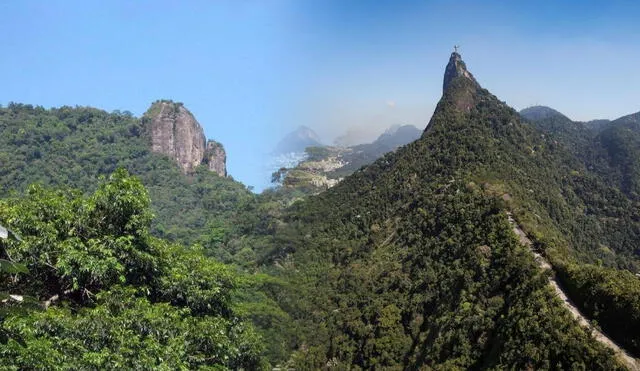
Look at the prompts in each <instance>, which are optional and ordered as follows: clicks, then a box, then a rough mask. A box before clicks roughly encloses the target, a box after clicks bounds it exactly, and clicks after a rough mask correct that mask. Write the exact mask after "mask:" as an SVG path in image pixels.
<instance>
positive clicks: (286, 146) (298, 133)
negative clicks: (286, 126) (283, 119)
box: [273, 126, 322, 155]
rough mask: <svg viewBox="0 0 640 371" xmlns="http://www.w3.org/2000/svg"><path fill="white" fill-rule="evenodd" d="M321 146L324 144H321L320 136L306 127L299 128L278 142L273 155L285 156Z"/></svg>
mask: <svg viewBox="0 0 640 371" xmlns="http://www.w3.org/2000/svg"><path fill="white" fill-rule="evenodd" d="M321 145H322V143H321V142H320V138H319V137H318V134H316V133H315V132H314V131H313V130H311V129H309V128H308V127H306V126H299V127H298V128H297V129H296V130H294V131H292V132H291V133H289V134H287V135H286V136H285V137H284V138H282V139H281V140H280V142H278V144H277V145H276V147H275V149H274V150H273V154H274V155H283V154H287V153H292V152H304V150H305V148H307V147H312V146H321Z"/></svg>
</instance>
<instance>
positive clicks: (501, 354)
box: [270, 53, 640, 369]
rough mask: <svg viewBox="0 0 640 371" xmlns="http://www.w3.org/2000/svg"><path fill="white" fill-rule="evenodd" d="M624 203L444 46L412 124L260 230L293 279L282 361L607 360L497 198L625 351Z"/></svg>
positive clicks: (393, 364)
mask: <svg viewBox="0 0 640 371" xmlns="http://www.w3.org/2000/svg"><path fill="white" fill-rule="evenodd" d="M633 206H634V205H633V204H632V203H631V201H630V200H629V199H627V198H626V197H625V196H624V195H623V193H621V192H620V191H619V190H617V188H615V187H613V186H610V185H609V184H608V183H607V182H606V181H605V180H604V179H602V178H600V177H599V176H598V174H597V173H593V172H590V171H589V170H588V169H587V168H586V167H585V166H584V163H583V162H582V161H581V160H580V159H579V158H577V157H576V156H575V155H574V154H573V153H572V152H571V151H568V150H567V148H566V147H565V146H564V145H563V144H562V143H561V142H560V141H559V140H557V139H555V138H553V137H552V136H551V135H543V133H542V132H540V131H539V129H536V128H534V127H533V126H532V125H531V124H529V123H527V122H523V121H522V119H521V117H520V115H519V114H518V113H517V112H516V111H515V110H513V109H512V108H510V107H508V106H507V105H506V104H504V103H503V102H501V101H500V100H498V99H497V98H496V97H495V96H493V95H491V94H490V93H489V92H488V91H487V90H485V89H483V88H482V87H481V86H480V85H479V84H478V83H477V82H476V80H475V78H474V77H473V75H471V73H469V72H468V70H467V69H466V66H465V64H464V62H463V61H462V60H461V58H460V56H459V55H458V54H457V53H454V54H452V56H451V59H450V61H449V64H448V66H447V69H446V73H445V79H444V91H443V97H442V99H441V100H440V102H439V103H438V105H437V108H436V111H435V113H434V115H433V117H432V119H431V121H430V123H429V125H428V127H427V130H426V131H425V133H424V134H423V136H422V138H421V139H419V140H418V141H416V142H413V143H411V144H409V145H407V146H405V147H402V148H400V149H399V150H398V151H396V152H395V153H390V154H387V155H385V156H384V157H382V158H381V159H379V160H377V161H376V162H374V163H373V164H371V165H369V166H368V167H366V168H364V169H362V170H360V171H356V172H355V173H354V174H353V175H351V176H349V177H347V178H345V179H344V180H343V181H342V182H340V183H339V184H338V185H336V186H335V187H333V188H331V189H330V190H328V191H326V192H324V193H321V194H320V195H318V196H315V197H311V198H309V199H308V200H306V201H305V202H302V203H298V204H295V205H294V207H293V208H292V209H291V210H290V212H289V214H288V216H287V218H286V222H287V225H286V226H284V227H282V228H280V230H279V231H278V233H276V236H275V239H274V243H273V245H272V250H271V255H270V258H271V261H273V262H274V263H275V266H274V268H273V269H272V270H270V271H272V272H274V274H279V275H281V276H282V277H286V278H287V279H289V280H291V282H296V283H297V290H294V291H293V292H292V293H290V294H289V295H288V296H286V297H284V298H281V299H280V300H281V303H287V305H288V307H289V308H290V309H289V313H290V314H291V315H292V316H293V317H294V318H296V319H297V322H296V326H297V327H299V328H301V330H300V332H299V338H298V341H297V342H296V343H295V344H294V346H295V348H296V349H297V351H296V353H294V356H293V362H294V364H295V365H297V366H298V367H299V368H317V367H320V365H324V364H327V362H329V363H331V364H333V365H336V367H339V368H349V367H354V368H367V369H368V368H384V367H389V368H405V369H418V368H421V367H427V368H436V369H450V368H462V369H468V368H471V369H480V368H482V369H484V368H489V369H501V368H512V369H549V368H558V369H568V368H575V367H577V368H588V369H616V368H619V367H621V366H620V364H617V363H616V362H617V361H614V359H613V357H612V355H611V354H612V353H611V352H612V351H611V350H609V349H607V347H606V346H605V345H602V344H600V343H598V342H597V341H596V340H594V338H593V337H592V336H591V334H590V333H589V332H588V330H587V329H585V328H583V327H581V326H580V325H579V324H578V323H577V322H576V321H575V320H574V319H573V317H572V315H571V314H570V313H569V311H568V310H567V309H566V308H565V306H564V305H563V304H562V303H561V302H560V301H559V300H558V299H557V298H556V297H555V293H554V291H553V290H552V289H551V287H550V286H549V285H548V281H547V277H546V273H544V272H542V271H541V270H539V268H538V267H537V264H536V263H535V262H534V259H533V256H532V255H531V253H530V251H529V250H528V248H527V247H526V246H524V245H522V244H520V243H519V240H518V239H517V238H516V236H515V234H514V233H513V232H512V229H511V227H510V225H509V222H508V219H507V212H511V213H513V215H514V216H515V219H516V220H517V221H518V223H519V224H520V225H521V226H522V228H523V229H524V230H525V232H526V233H527V234H528V235H529V236H530V237H531V238H532V239H533V244H534V246H535V248H536V249H538V250H539V251H540V252H541V253H542V254H543V255H544V256H546V258H547V259H549V261H550V262H551V263H552V265H553V269H554V271H556V272H557V273H558V275H559V278H560V281H561V283H562V284H563V285H565V286H566V287H568V291H569V292H570V293H571V295H572V299H574V300H576V302H577V303H578V305H579V306H580V307H581V308H585V309H586V310H585V312H586V313H587V314H588V315H590V316H593V318H596V319H597V321H598V323H599V324H600V325H601V326H602V327H603V329H604V330H605V331H606V332H607V333H608V334H610V335H611V336H612V337H613V338H614V339H616V341H619V342H620V343H621V344H623V345H624V346H625V347H626V349H627V350H629V351H631V352H632V353H635V354H636V355H637V354H638V353H639V348H638V344H639V343H638V340H639V339H638V337H637V334H638V333H639V332H638V331H637V330H636V329H638V327H637V326H638V324H639V322H638V319H639V318H640V317H639V316H638V313H639V312H638V309H640V306H639V305H638V301H637V295H636V294H635V293H637V292H639V291H638V288H639V282H638V281H637V280H635V281H634V280H630V278H629V276H631V277H633V275H630V274H629V272H627V271H625V270H624V269H625V268H629V269H634V270H635V269H636V268H635V267H636V264H637V263H636V262H637V256H636V254H637V251H636V250H634V249H633V248H630V247H631V246H632V245H627V242H631V241H638V240H639V236H638V234H637V231H638V229H637V222H636V220H638V219H637V217H636V215H635V211H634V210H635V208H634V207H633ZM614 220H615V222H614ZM623 235H624V236H625V238H621V236H623ZM285 241H286V242H285ZM605 246H606V248H605ZM589 263H596V264H599V266H598V265H594V264H589ZM602 265H605V266H608V267H610V268H603V267H602ZM619 269H621V270H619ZM595 277H601V278H600V279H598V280H594V278H595ZM606 286H608V287H611V288H612V289H611V290H610V291H608V292H607V291H603V290H604V287H606ZM292 303H295V305H292ZM614 303H616V304H614ZM594 308H600V309H599V311H598V310H594ZM623 323H624V325H622V324H623Z"/></svg>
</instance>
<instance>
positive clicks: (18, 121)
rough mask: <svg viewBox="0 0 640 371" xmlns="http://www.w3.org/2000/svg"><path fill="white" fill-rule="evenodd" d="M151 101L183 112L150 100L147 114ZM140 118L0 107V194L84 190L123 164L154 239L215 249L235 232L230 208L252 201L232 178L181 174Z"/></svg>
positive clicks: (200, 171)
mask: <svg viewBox="0 0 640 371" xmlns="http://www.w3.org/2000/svg"><path fill="white" fill-rule="evenodd" d="M158 104H161V105H173V106H176V107H177V108H176V110H177V109H180V110H181V111H180V112H183V111H185V110H184V108H183V107H182V105H181V104H177V103H175V104H174V103H173V102H170V101H159V102H156V104H154V105H153V106H152V109H155V108H156V107H157V106H158ZM150 111H151V110H150ZM186 112H187V113H186V114H183V115H187V116H190V115H191V114H190V113H188V111H186ZM145 118H146V116H144V117H142V118H136V117H133V116H132V115H131V114H130V113H128V112H112V113H107V112H105V111H102V110H98V109H95V108H89V107H75V108H72V107H61V108H53V109H44V108H42V107H33V106H31V105H24V104H14V103H12V104H9V106H7V107H4V108H0V132H1V133H2V135H1V136H0V191H1V192H3V193H5V194H6V193H7V192H8V191H11V190H13V191H17V192H24V191H25V190H26V188H27V186H29V185H30V184H33V183H40V184H42V185H45V186H65V187H67V186H68V187H72V188H77V189H80V190H82V191H84V192H90V191H93V190H95V189H96V187H97V184H98V178H99V177H100V176H107V175H109V174H111V173H112V172H113V171H114V170H115V169H116V168H118V167H124V168H126V169H127V170H129V172H131V173H132V174H134V175H136V176H138V177H140V179H141V180H142V182H143V184H144V185H145V186H146V187H147V188H148V190H149V194H150V197H151V200H152V201H151V207H152V210H153V212H154V213H155V215H156V218H155V219H154V221H153V226H152V232H153V233H154V234H155V235H156V236H158V237H163V238H168V239H170V240H173V241H181V242H184V243H192V242H196V241H197V242H200V243H202V244H203V245H205V246H206V247H212V248H213V247H215V245H217V244H218V243H219V242H220V241H221V240H224V239H225V237H224V235H225V234H229V233H230V232H231V230H233V229H236V226H237V224H238V223H235V222H234V221H235V220H236V217H235V215H236V213H237V210H238V209H239V208H241V207H245V206H246V207H249V204H251V203H252V202H253V201H254V199H255V196H254V195H253V194H252V193H251V192H250V191H249V190H247V189H246V187H245V186H244V185H242V184H241V183H238V182H236V181H234V180H233V179H232V178H226V177H221V176H218V175H217V174H216V173H215V172H212V171H209V170H208V169H207V166H208V164H204V165H200V166H198V167H197V168H195V169H193V171H192V172H191V173H190V174H184V173H183V171H182V169H181V168H180V167H179V166H178V165H177V164H176V162H175V161H174V160H173V159H172V158H170V157H169V156H167V155H165V154H161V153H154V152H153V151H152V146H151V144H152V143H151V142H152V138H151V128H150V126H151V125H152V122H151V121H152V120H151V119H148V120H147V119H145ZM195 125H198V124H197V122H196V123H195ZM200 130H202V129H201V128H200ZM202 140H204V138H202ZM204 144H205V143H202V146H204ZM203 150H205V149H204V148H203Z"/></svg>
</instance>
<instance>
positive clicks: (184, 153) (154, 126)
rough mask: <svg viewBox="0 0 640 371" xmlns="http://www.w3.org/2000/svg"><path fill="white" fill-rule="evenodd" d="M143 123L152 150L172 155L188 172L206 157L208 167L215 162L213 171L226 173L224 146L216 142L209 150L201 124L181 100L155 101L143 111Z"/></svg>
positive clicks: (184, 170)
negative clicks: (178, 101) (149, 138)
mask: <svg viewBox="0 0 640 371" xmlns="http://www.w3.org/2000/svg"><path fill="white" fill-rule="evenodd" d="M144 122H145V126H146V129H147V132H148V133H149V135H150V137H151V150H152V151H153V152H157V153H163V154H166V155H168V156H169V157H171V158H173V159H174V160H175V161H176V162H177V163H178V165H179V166H180V168H181V169H182V171H183V172H184V173H185V174H187V173H191V172H193V171H194V170H195V168H196V166H198V165H200V164H201V163H203V162H204V161H205V160H206V161H207V162H208V163H209V164H210V165H209V169H212V167H211V166H212V165H211V163H215V166H214V167H215V169H216V170H213V171H216V172H217V173H218V174H219V175H220V176H226V167H225V161H226V154H225V153H224V149H223V148H222V146H221V145H219V143H217V142H214V143H216V144H218V146H212V149H211V151H208V147H209V146H208V144H207V142H206V137H205V135H204V130H203V129H202V126H200V123H198V121H197V120H196V119H195V117H194V116H193V114H191V112H189V110H187V109H186V108H185V107H184V105H183V104H182V103H177V102H173V101H170V100H159V101H156V102H154V103H153V104H152V105H151V107H150V108H149V109H148V110H147V112H146V113H145V114H144ZM215 156H217V157H216V158H215V159H214V157H215Z"/></svg>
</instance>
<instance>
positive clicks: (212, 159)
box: [204, 140, 227, 176]
mask: <svg viewBox="0 0 640 371" xmlns="http://www.w3.org/2000/svg"><path fill="white" fill-rule="evenodd" d="M204 162H206V163H207V166H208V167H209V170H210V171H215V172H216V173H218V175H220V176H227V153H226V152H225V151H224V147H223V146H222V144H221V143H218V142H216V141H215V140H209V141H208V142H207V151H206V152H205V157H204Z"/></svg>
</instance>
